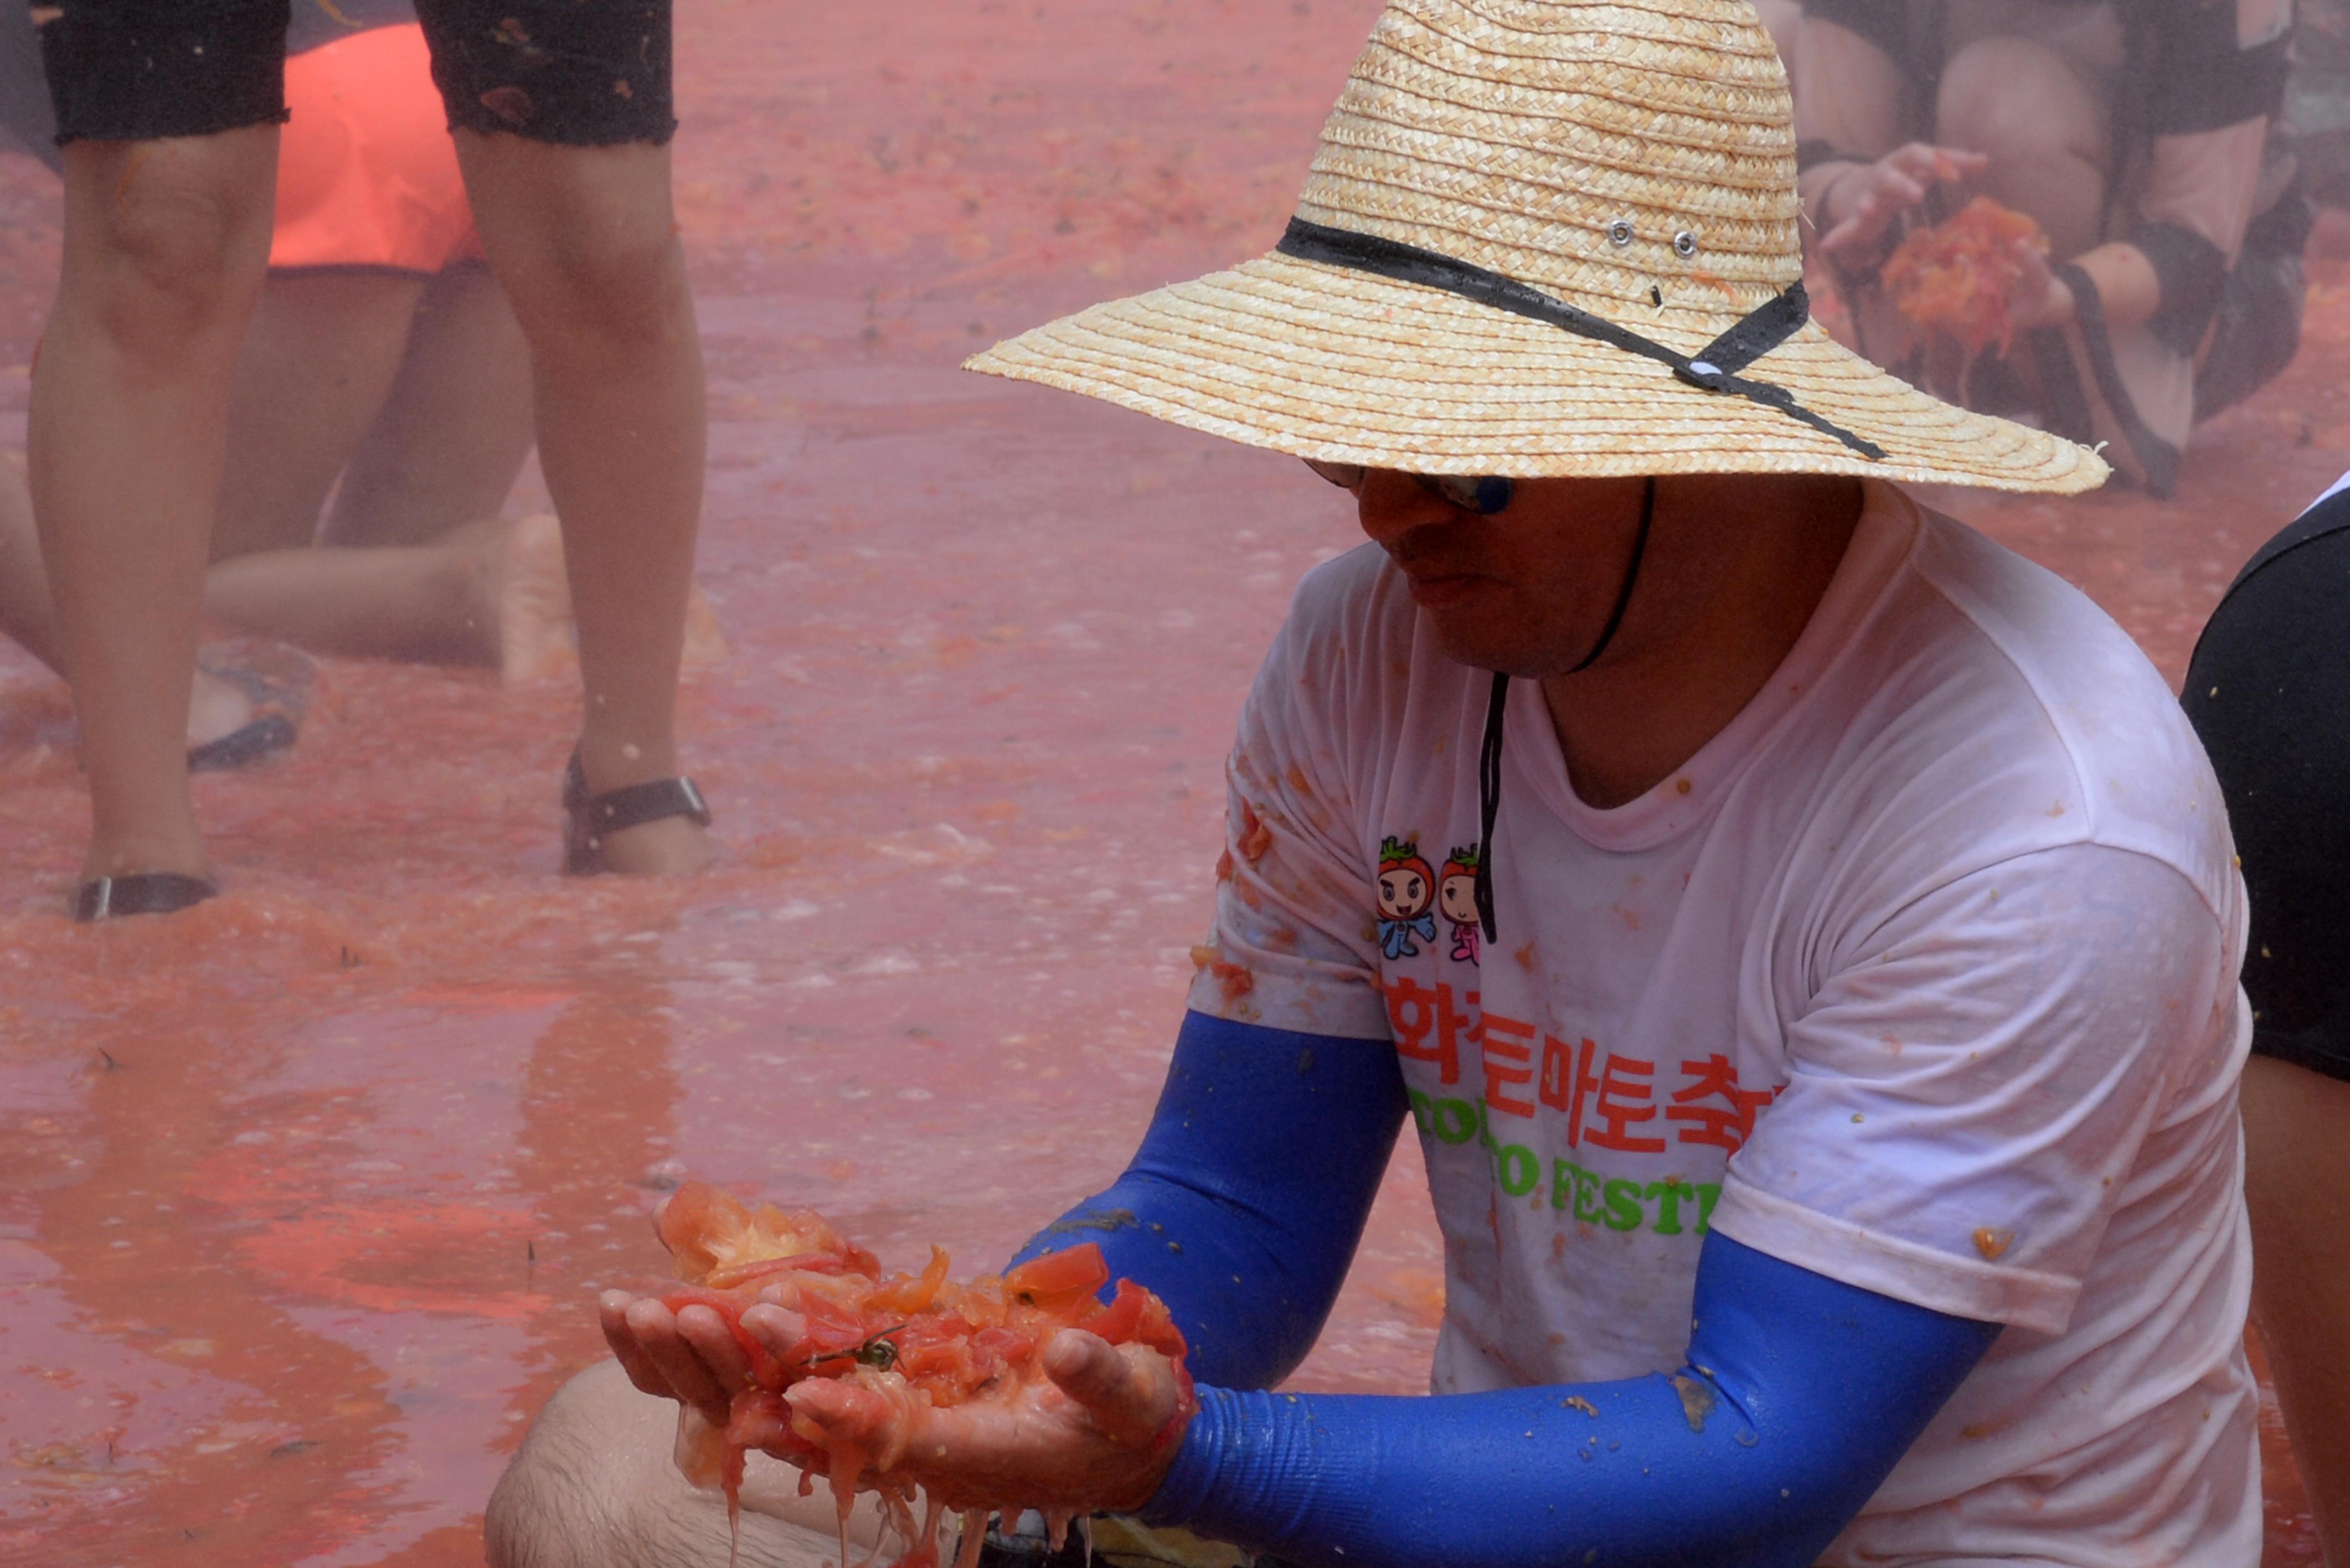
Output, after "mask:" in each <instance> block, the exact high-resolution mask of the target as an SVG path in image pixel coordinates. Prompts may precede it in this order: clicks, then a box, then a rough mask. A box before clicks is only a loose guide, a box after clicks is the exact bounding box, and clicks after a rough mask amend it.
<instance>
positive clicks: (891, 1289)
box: [865, 1245, 947, 1317]
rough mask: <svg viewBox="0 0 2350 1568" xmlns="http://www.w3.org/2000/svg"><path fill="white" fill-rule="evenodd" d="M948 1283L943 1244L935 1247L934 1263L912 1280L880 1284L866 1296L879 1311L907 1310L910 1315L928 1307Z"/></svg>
mask: <svg viewBox="0 0 2350 1568" xmlns="http://www.w3.org/2000/svg"><path fill="white" fill-rule="evenodd" d="M946 1282H947V1253H946V1249H945V1248H943V1247H940V1246H936V1245H933V1246H932V1247H931V1266H930V1267H929V1268H927V1269H924V1270H923V1271H922V1272H920V1274H917V1275H915V1276H914V1277H913V1278H911V1279H901V1280H892V1281H890V1282H889V1283H887V1284H883V1285H880V1286H878V1287H877V1288H876V1289H875V1290H874V1292H873V1293H872V1294H871V1295H869V1296H867V1297H866V1298H865V1300H866V1303H867V1304H868V1306H870V1307H871V1308H872V1309H873V1310H874V1311H876V1312H895V1313H904V1314H906V1315H908V1316H909V1317H910V1316H912V1315H913V1314H916V1313H918V1312H923V1311H926V1310H928V1308H929V1307H930V1304H931V1303H932V1302H933V1301H936V1300H937V1299H938V1294H939V1287H940V1286H941V1285H943V1284H945V1283H946Z"/></svg>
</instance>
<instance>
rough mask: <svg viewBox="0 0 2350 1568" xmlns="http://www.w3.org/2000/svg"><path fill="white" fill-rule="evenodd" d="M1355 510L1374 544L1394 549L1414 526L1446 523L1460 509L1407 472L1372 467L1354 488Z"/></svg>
mask: <svg viewBox="0 0 2350 1568" xmlns="http://www.w3.org/2000/svg"><path fill="white" fill-rule="evenodd" d="M1355 514H1356V517H1357V519H1358V520H1359V521H1360V522H1361V523H1362V524H1363V532H1364V533H1365V534H1367V535H1370V538H1371V542H1372V543H1373V544H1375V545H1379V546H1380V547H1381V548H1382V549H1393V548H1394V547H1395V545H1396V543H1397V541H1399V540H1400V539H1402V538H1403V537H1404V536H1405V535H1408V534H1409V533H1411V532H1412V531H1413V530H1414V529H1418V528H1431V527H1449V526H1450V525H1451V524H1453V523H1454V522H1455V521H1457V520H1458V519H1459V518H1460V516H1461V512H1460V509H1459V508H1457V507H1454V506H1451V505H1449V504H1446V502H1445V501H1444V499H1443V498H1442V497H1441V496H1438V495H1434V494H1431V493H1430V492H1429V491H1427V490H1426V489H1424V488H1422V487H1421V486H1420V484H1419V483H1418V482H1417V481H1415V480H1414V479H1413V478H1412V477H1411V476H1410V475H1409V474H1408V473H1399V472H1396V471H1395V470H1394V469H1392V468H1375V469H1372V470H1371V471H1370V472H1367V473H1366V474H1365V475H1364V476H1363V483H1362V487H1361V488H1360V489H1358V490H1357V491H1356V492H1355Z"/></svg>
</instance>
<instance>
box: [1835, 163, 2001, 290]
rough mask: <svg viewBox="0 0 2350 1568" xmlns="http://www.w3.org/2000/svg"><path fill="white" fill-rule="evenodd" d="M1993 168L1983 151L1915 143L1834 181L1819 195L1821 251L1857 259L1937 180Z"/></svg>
mask: <svg viewBox="0 0 2350 1568" xmlns="http://www.w3.org/2000/svg"><path fill="white" fill-rule="evenodd" d="M1990 167H1991V160H1990V159H1989V158H1987V157H1985V156H1984V155H1983V154H1981V153H1980V152H1968V151H1962V150H1960V149H1959V148H1955V147H1934V146H1930V145H1929V144H1928V143H1926V142H1923V141H1913V142H1910V143H1909V144H1908V146H1906V147H1897V148H1895V149H1894V150H1893V151H1890V152H1888V153H1887V154H1886V155H1885V156H1884V157H1882V158H1880V159H1878V160H1877V161H1876V162H1874V163H1863V164H1859V165H1856V166H1855V167H1854V168H1853V169H1851V170H1849V171H1846V172H1844V173H1842V174H1838V175H1837V176H1836V177H1835V179H1834V180H1832V181H1830V182H1829V183H1828V185H1827V188H1826V190H1825V192H1822V194H1821V197H1820V222H1821V223H1825V224H1827V225H1828V230H1827V233H1826V234H1824V235H1822V236H1821V238H1820V250H1821V251H1822V253H1823V254H1827V255H1832V256H1840V257H1845V258H1847V259H1850V260H1854V261H1858V260H1860V259H1862V258H1865V257H1866V256H1867V255H1868V254H1870V253H1871V252H1872V251H1873V250H1874V249H1875V248H1876V247H1877V244H1880V243H1881V242H1882V241H1883V240H1884V238H1885V234H1886V231H1887V229H1888V228H1889V227H1891V225H1892V223H1893V220H1894V219H1895V218H1897V217H1898V216H1900V215H1901V214H1902V213H1906V212H1908V211H1909V210H1910V209H1911V208H1913V207H1917V206H1919V205H1921V204H1922V203H1923V202H1925V200H1926V193H1927V192H1929V191H1930V190H1932V189H1933V188H1934V187H1935V186H1936V185H1937V184H1940V183H1944V182H1957V181H1960V180H1966V179H1970V178H1972V177H1973V176H1975V175H1977V174H1980V173H1981V172H1982V171H1984V170H1985V169H1988V168H1990Z"/></svg>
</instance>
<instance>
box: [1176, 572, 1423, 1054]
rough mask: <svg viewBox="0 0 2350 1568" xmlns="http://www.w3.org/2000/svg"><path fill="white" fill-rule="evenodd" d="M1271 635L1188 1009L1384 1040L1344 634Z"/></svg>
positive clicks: (1293, 616)
mask: <svg viewBox="0 0 2350 1568" xmlns="http://www.w3.org/2000/svg"><path fill="white" fill-rule="evenodd" d="M1300 598H1301V605H1300V606H1294V607H1292V610H1291V613H1290V618H1289V620H1288V621H1287V622H1286V623H1285V624H1284V626H1283V627H1282V629H1281V633H1280V635H1279V636H1278V637H1276V638H1275V639H1274V644H1273V649H1272V651H1271V652H1269V653H1268V654H1266V656H1265V660H1264V664H1263V668H1262V669H1260V670H1258V672H1257V678H1256V685H1255V687H1254V688H1253V690H1252V691H1250V692H1249V698H1248V702H1247V705H1246V706H1245V707H1243V709H1242V711H1241V722H1240V732H1239V736H1238V738H1237V739H1236V740H1235V741H1234V742H1233V745H1232V756H1231V758H1230V760H1229V761H1228V762H1227V763H1226V764H1225V770H1224V771H1225V783H1226V786H1227V792H1228V793H1227V798H1226V806H1225V820H1224V853H1223V857H1222V859H1221V860H1219V862H1218V863H1217V878H1218V880H1217V887H1216V923H1215V929H1213V930H1212V931H1211V933H1210V935H1209V938H1208V940H1207V941H1206V942H1205V943H1204V944H1202V945H1201V947H1198V948H1195V949H1194V950H1192V954H1191V956H1192V959H1193V961H1194V962H1195V963H1196V964H1197V965H1198V966H1199V973H1198V974H1197V975H1195V976H1194V977H1193V979H1192V981H1191V1006H1192V1008H1193V1009H1195V1010H1196V1011H1198V1012H1205V1013H1210V1014H1211V1015H1213V1016H1215V1017H1218V1018H1229V1019H1232V1020H1235V1021H1238V1022H1242V1023H1261V1024H1263V1025H1265V1026H1266V1027H1268V1028H1273V1029H1289V1030H1295V1031H1297V1032H1298V1033H1306V1034H1332V1035H1337V1036H1341V1037H1344V1038H1351V1039H1364V1040H1386V1039H1388V1038H1390V1035H1389V1033H1388V1016H1387V1007H1386V1004H1385V1003H1384V1002H1382V1001H1381V1000H1380V996H1379V991H1378V933H1377V929H1376V917H1375V916H1374V915H1373V914H1372V913H1371V910H1372V908H1373V904H1372V894H1371V881H1370V869H1369V867H1370V862H1369V861H1368V860H1367V858H1366V857H1365V856H1364V853H1363V847H1362V845H1361V843H1360V841H1359V839H1360V836H1359V833H1358V832H1357V829H1356V826H1355V823H1356V812H1355V809H1354V804H1353V801H1352V799H1351V794H1350V791H1349V789H1348V787H1347V761H1348V759H1347V755H1346V753H1345V752H1344V750H1343V749H1342V748H1343V744H1344V739H1343V736H1344V732H1345V730H1346V728H1347V726H1346V724H1345V722H1344V715H1343V714H1341V713H1340V712H1338V711H1336V710H1337V709H1338V708H1340V707H1342V706H1343V704H1344V703H1345V702H1346V701H1347V669H1346V663H1347V656H1346V651H1345V648H1344V639H1341V638H1337V637H1335V636H1333V637H1325V638H1316V637H1315V636H1313V635H1312V634H1311V633H1310V632H1309V631H1308V630H1307V629H1306V628H1304V627H1303V626H1302V625H1301V619H1302V618H1303V617H1302V605H1303V601H1304V598H1305V596H1304V595H1303V594H1301V596H1300Z"/></svg>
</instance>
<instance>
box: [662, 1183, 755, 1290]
mask: <svg viewBox="0 0 2350 1568" xmlns="http://www.w3.org/2000/svg"><path fill="white" fill-rule="evenodd" d="M750 1227H751V1211H750V1210H748V1209H745V1208H744V1207H743V1204H742V1202H741V1201H740V1200H739V1199H736V1198H735V1197H734V1195H733V1193H731V1192H726V1191H723V1190H722V1189H718V1188H715V1187H712V1186H711V1185H710V1183H708V1182H706V1181H689V1182H687V1183H685V1185H683V1186H682V1187H680V1188H679V1189H677V1190H676V1191H675V1192H672V1193H671V1194H670V1195H669V1201H668V1202H666V1203H664V1204H662V1205H661V1207H660V1213H659V1214H656V1215H655V1216H653V1233H654V1234H655V1235H658V1236H659V1237H660V1241H661V1245H662V1246H664V1247H667V1248H668V1249H669V1250H670V1252H671V1255H672V1256H673V1257H675V1258H676V1259H677V1272H678V1277H679V1278H680V1279H685V1280H699V1279H700V1278H701V1277H702V1275H704V1274H707V1273H708V1272H710V1271H711V1270H712V1269H714V1268H716V1267H717V1266H718V1264H719V1262H720V1252H721V1250H722V1249H723V1247H724V1246H725V1245H726V1243H728V1242H729V1241H732V1240H733V1238H735V1237H737V1236H740V1235H741V1234H742V1233H743V1231H748V1230H749V1229H750Z"/></svg>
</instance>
